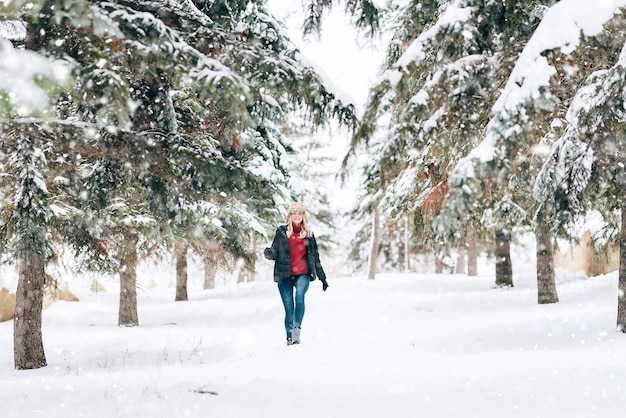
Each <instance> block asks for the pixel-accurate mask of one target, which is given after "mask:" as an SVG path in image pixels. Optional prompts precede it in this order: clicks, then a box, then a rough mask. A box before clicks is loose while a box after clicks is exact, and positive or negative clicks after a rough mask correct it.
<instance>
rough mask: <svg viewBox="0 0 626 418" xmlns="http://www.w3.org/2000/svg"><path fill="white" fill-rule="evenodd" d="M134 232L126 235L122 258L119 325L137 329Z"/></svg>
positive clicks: (136, 239) (135, 245)
mask: <svg viewBox="0 0 626 418" xmlns="http://www.w3.org/2000/svg"><path fill="white" fill-rule="evenodd" d="M138 241H139V237H138V236H137V234H136V233H134V232H126V233H124V242H123V243H122V251H121V257H120V311H119V319H118V325H119V326H120V327H135V326H137V325H139V319H138V316H137V242H138Z"/></svg>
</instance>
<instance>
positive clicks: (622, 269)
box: [617, 186, 626, 333]
mask: <svg viewBox="0 0 626 418" xmlns="http://www.w3.org/2000/svg"><path fill="white" fill-rule="evenodd" d="M617 330H618V331H620V332H624V333H626V186H622V226H621V227H620V233H619V277H618V289H617Z"/></svg>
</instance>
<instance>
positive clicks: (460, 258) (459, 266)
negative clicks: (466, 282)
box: [456, 248, 466, 274]
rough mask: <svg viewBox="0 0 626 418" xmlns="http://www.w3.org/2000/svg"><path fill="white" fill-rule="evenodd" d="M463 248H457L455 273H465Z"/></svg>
mask: <svg viewBox="0 0 626 418" xmlns="http://www.w3.org/2000/svg"><path fill="white" fill-rule="evenodd" d="M465 253H466V251H465V248H459V253H458V255H457V257H456V273H457V274H464V273H465Z"/></svg>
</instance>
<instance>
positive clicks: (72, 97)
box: [3, 0, 354, 368]
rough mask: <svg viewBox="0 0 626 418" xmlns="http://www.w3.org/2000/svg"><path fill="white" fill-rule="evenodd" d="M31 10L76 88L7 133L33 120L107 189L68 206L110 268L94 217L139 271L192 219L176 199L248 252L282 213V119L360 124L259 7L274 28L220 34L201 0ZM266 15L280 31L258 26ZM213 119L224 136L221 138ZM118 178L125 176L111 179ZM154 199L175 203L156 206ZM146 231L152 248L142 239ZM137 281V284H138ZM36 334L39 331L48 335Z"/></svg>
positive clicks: (35, 33) (45, 46)
mask: <svg viewBox="0 0 626 418" xmlns="http://www.w3.org/2000/svg"><path fill="white" fill-rule="evenodd" d="M22 3H24V2H21V4H22ZM249 4H252V6H254V4H253V3H252V2H250V3H249ZM31 6H32V7H31ZM31 6H29V8H28V9H27V10H28V11H29V12H30V13H32V14H31V17H30V18H28V19H27V20H28V22H27V23H28V25H27V28H28V36H27V39H26V42H25V45H26V47H27V48H29V49H31V50H33V51H37V52H38V53H40V54H42V55H44V56H47V57H54V58H56V59H58V60H64V61H65V62H70V63H72V65H73V68H74V70H73V75H74V78H75V84H74V86H73V89H72V90H69V91H67V92H66V94H65V95H64V96H63V102H62V106H61V107H59V118H57V119H54V120H51V121H40V120H35V119H19V120H16V119H13V120H8V121H4V122H5V123H4V126H3V127H4V128H6V132H9V133H12V132H15V131H16V130H17V129H18V127H20V126H26V125H28V124H30V127H27V128H26V129H24V130H23V132H26V133H28V132H32V133H31V134H30V135H33V136H34V135H35V134H34V133H35V132H37V133H41V132H44V133H45V134H46V141H48V142H47V143H50V144H53V146H51V147H49V149H48V151H49V152H50V158H48V160H51V161H55V162H56V161H57V160H59V159H60V160H67V161H66V162H67V163H68V164H75V165H81V167H82V169H81V171H80V174H81V177H79V179H80V182H82V183H83V184H88V183H89V182H90V181H92V182H94V183H98V182H100V181H102V182H103V183H101V184H104V185H105V186H106V187H104V188H100V189H98V190H95V189H92V190H91V193H87V192H85V193H80V194H76V195H74V196H72V197H73V198H74V201H73V202H72V204H74V205H78V203H76V202H79V203H80V205H79V206H80V209H82V210H80V211H78V210H76V211H74V210H73V208H71V209H72V210H68V211H66V213H71V214H75V215H76V217H75V219H74V223H75V227H74V228H73V230H74V231H75V232H76V230H77V229H78V228H80V231H79V232H80V233H78V234H75V235H74V236H66V237H65V239H67V240H68V242H69V241H70V240H72V239H74V238H75V237H82V240H75V242H74V244H80V245H81V248H89V251H88V254H91V255H95V256H96V262H97V263H98V264H99V263H100V262H102V251H103V248H104V247H102V245H101V244H102V242H101V241H100V240H98V237H97V235H94V234H95V232H94V231H97V230H98V225H97V222H94V219H95V218H94V217H93V214H94V213H98V214H102V213H108V214H110V215H111V216H110V217H107V216H105V217H103V219H105V220H107V221H111V222H112V223H113V225H117V226H119V227H120V228H121V229H119V234H120V236H121V237H122V238H123V239H122V240H121V241H120V242H122V243H126V244H125V245H122V246H121V247H119V250H120V252H119V253H118V255H119V257H118V261H119V265H127V268H125V269H123V271H124V272H126V271H127V272H129V274H130V275H131V276H132V268H129V267H128V266H130V264H132V263H134V259H135V258H136V249H137V248H138V247H137V246H141V245H142V244H141V243H142V242H144V243H147V242H148V241H151V240H152V239H154V237H156V235H158V236H161V237H163V236H166V237H167V236H172V235H173V232H172V230H171V229H169V228H157V227H155V226H154V225H159V226H160V227H161V226H163V225H167V223H165V222H162V221H164V220H165V215H168V216H176V214H179V213H185V210H186V209H185V206H184V205H177V203H176V202H177V201H176V199H175V197H176V196H177V193H178V194H183V196H184V198H185V200H187V201H189V202H192V203H197V204H205V205H207V206H208V207H209V208H214V207H217V208H218V216H217V218H218V219H219V220H220V221H221V222H220V225H219V228H217V227H214V229H219V230H220V233H219V235H218V236H219V237H222V238H221V239H223V241H222V242H223V243H224V248H226V249H227V251H229V252H231V253H232V254H237V253H244V252H245V251H246V244H245V242H246V241H245V240H246V239H248V238H249V236H250V234H248V233H246V232H247V231H249V230H252V229H255V225H257V224H258V223H257V222H256V219H257V217H258V216H257V212H256V210H257V209H256V208H257V207H262V208H271V205H272V204H273V200H272V199H273V193H272V191H276V190H280V185H279V186H278V187H277V188H275V189H273V188H272V187H271V186H272V185H273V184H274V183H275V181H276V178H273V176H274V174H275V173H280V169H278V168H276V167H279V166H280V164H279V162H280V156H281V152H282V151H281V149H280V147H279V146H277V144H279V143H280V135H279V134H278V133H277V131H276V130H275V128H274V124H275V122H276V121H277V120H280V118H281V117H284V116H285V115H286V114H287V112H288V111H290V110H291V109H293V107H295V106H299V107H302V108H304V109H305V110H306V111H307V112H308V113H309V114H310V115H311V116H312V117H311V121H312V123H314V124H320V123H323V122H324V121H325V120H326V119H327V118H330V117H335V118H337V119H339V121H340V122H341V123H345V124H348V125H350V124H353V121H354V115H353V109H352V108H351V106H349V105H344V104H342V103H341V102H340V101H339V100H337V99H336V98H335V96H334V95H333V94H332V92H329V91H328V90H327V89H326V87H325V86H324V83H323V82H322V80H321V79H320V78H319V77H317V75H316V74H315V72H314V70H313V69H311V68H310V67H307V66H305V65H302V63H301V62H300V61H299V56H298V51H297V50H296V49H295V48H294V47H293V46H292V44H291V43H289V42H288V39H287V38H286V37H285V36H284V34H283V33H282V32H281V31H280V26H279V25H278V24H276V22H274V21H273V20H272V19H271V18H269V16H266V15H265V14H264V13H258V14H257V13H256V10H257V9H254V7H253V8H251V9H248V5H247V6H246V9H245V10H240V11H239V13H238V14H237V16H239V17H240V18H241V19H243V17H244V16H247V17H252V18H254V19H253V22H255V23H254V25H252V26H251V27H252V28H254V29H255V30H263V31H264V32H262V33H257V32H254V31H247V29H246V25H245V24H243V26H241V27H240V26H239V23H242V21H241V20H240V21H237V22H236V24H235V26H234V27H230V26H228V25H226V26H220V24H219V22H218V20H219V19H217V20H215V21H214V20H212V19H211V18H209V17H208V16H207V15H206V14H205V13H203V12H202V11H200V10H199V9H198V8H197V7H195V5H194V4H193V3H191V2H190V1H183V2H178V1H166V0H164V1H138V2H129V1H122V0H120V1H111V2H95V1H87V0H79V1H76V2H71V3H68V2H63V1H40V2H32V5H31ZM228 10H229V12H230V11H231V10H233V9H232V8H231V9H228ZM246 11H249V12H250V13H248V14H247V15H246V14H245V12H246ZM256 18H259V19H264V20H265V21H266V22H269V23H268V24H267V25H262V24H258V19H257V20H255V19H256ZM224 21H227V22H229V25H230V24H233V22H232V21H231V20H228V19H225V20H224ZM237 29H241V30H237ZM274 29H275V30H274ZM259 35H263V36H264V37H260V36H259ZM272 37H273V38H272ZM243 58H253V59H249V60H248V61H245V60H243ZM229 64H230V65H231V67H229V66H228V65H229ZM261 69H262V70H261ZM251 75H253V76H251ZM270 75H271V76H270ZM264 83H265V84H264ZM185 89H189V90H190V91H191V92H192V94H193V96H194V100H196V101H197V102H198V103H200V104H201V106H206V107H207V108H208V109H211V110H214V113H213V114H211V117H209V118H207V119H206V120H205V122H203V128H204V129H205V130H206V131H208V133H209V135H208V136H210V137H211V139H212V140H215V141H216V144H218V145H217V146H216V144H212V145H211V146H209V147H208V148H207V146H206V145H207V144H206V143H202V142H200V143H199V142H197V141H196V140H197V137H195V136H191V135H189V134H185V133H184V132H182V131H180V130H179V126H178V125H179V122H180V121H179V120H178V119H177V111H176V105H175V103H174V100H173V98H172V93H173V92H175V91H183V90H185ZM268 109H269V110H271V111H269V112H266V111H265V110H268ZM179 113H180V112H179ZM179 113H178V114H179ZM211 121H218V126H219V127H218V128H217V129H212V127H211V126H210V123H211ZM213 128H214V127H213ZM242 144H243V146H242ZM242 156H247V159H246V160H243V159H242ZM262 167H264V168H272V170H264V169H263V168H262ZM97 168H99V169H102V170H104V171H103V172H100V173H98V170H96V169H97ZM75 171H76V172H79V170H77V169H76V170H75ZM85 173H87V174H86V175H85ZM267 173H270V174H269V175H268V174H267ZM239 174H244V176H243V178H242V176H239ZM83 175H84V177H82V176H83ZM98 175H99V176H100V178H95V177H93V176H98ZM278 177H280V176H278ZM42 178H43V179H44V184H49V183H51V182H52V181H53V179H54V176H53V171H46V172H42ZM118 178H122V179H123V181H122V182H120V183H111V181H110V179H118ZM107 179H108V180H107ZM234 179H236V180H237V181H233V180H234ZM268 185H269V186H270V187H268ZM260 190H262V191H264V193H259V191H260ZM131 191H135V193H131ZM154 196H159V197H160V198H161V199H160V201H161V202H165V205H161V204H160V203H158V202H159V201H158V199H157V200H155V199H149V198H148V197H154ZM242 196H243V197H242ZM52 198H55V197H52ZM79 199H82V201H81V200H79ZM94 202H95V206H94V207H92V204H94ZM258 203H261V205H258ZM250 208H255V209H254V210H251V209H250ZM264 210H269V209H264ZM89 212H91V213H89ZM172 212H173V214H172ZM200 217H201V218H202V216H200ZM52 218H53V219H54V216H52ZM205 218H206V217H205ZM205 218H203V219H205ZM167 220H168V221H169V220H172V218H168V219H167ZM151 223H153V225H152V227H148V228H146V229H141V228H143V227H144V226H146V225H149V224H151ZM217 223H218V222H215V223H212V224H213V225H216V224H217ZM52 224H54V222H51V225H52ZM68 224H69V223H66V225H68ZM138 226H140V227H141V228H138ZM71 229H72V228H68V229H60V230H59V234H61V233H62V232H63V231H67V230H71ZM141 231H147V232H146V234H147V235H148V236H149V237H150V240H143V241H142V234H141V233H140V232H141ZM10 238H11V237H10V236H7V239H10ZM143 238H145V236H144V237H143ZM99 244H100V245H99ZM98 254H100V255H99V256H98ZM98 257H100V258H98ZM105 261H110V257H105ZM125 282H126V283H130V284H132V280H130V278H129V280H128V281H125ZM133 287H134V286H133ZM31 290H37V289H31ZM35 308H36V307H35ZM38 315H39V317H40V316H41V310H40V308H39V313H38ZM35 316H37V313H36V312H35ZM125 316H126V317H128V318H130V320H128V321H127V320H126V319H124V320H120V323H121V324H122V323H123V325H127V324H135V323H136V322H137V321H136V320H135V318H133V314H132V312H130V313H129V314H128V315H126V314H125ZM26 326H27V327H28V324H26ZM25 331H26V332H28V333H34V334H38V335H41V330H40V328H39V329H32V328H27V329H26V330H25ZM16 349H17V348H16ZM32 364H33V362H32V361H30V360H28V361H25V362H23V363H22V364H20V365H19V366H18V368H22V367H39V366H32ZM39 365H41V364H39Z"/></svg>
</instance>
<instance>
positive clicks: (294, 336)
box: [291, 327, 300, 344]
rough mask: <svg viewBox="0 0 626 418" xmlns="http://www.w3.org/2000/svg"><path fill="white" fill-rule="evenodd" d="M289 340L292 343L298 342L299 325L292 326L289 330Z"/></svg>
mask: <svg viewBox="0 0 626 418" xmlns="http://www.w3.org/2000/svg"><path fill="white" fill-rule="evenodd" d="M291 340H292V341H293V344H300V327H293V329H292V330H291Z"/></svg>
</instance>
